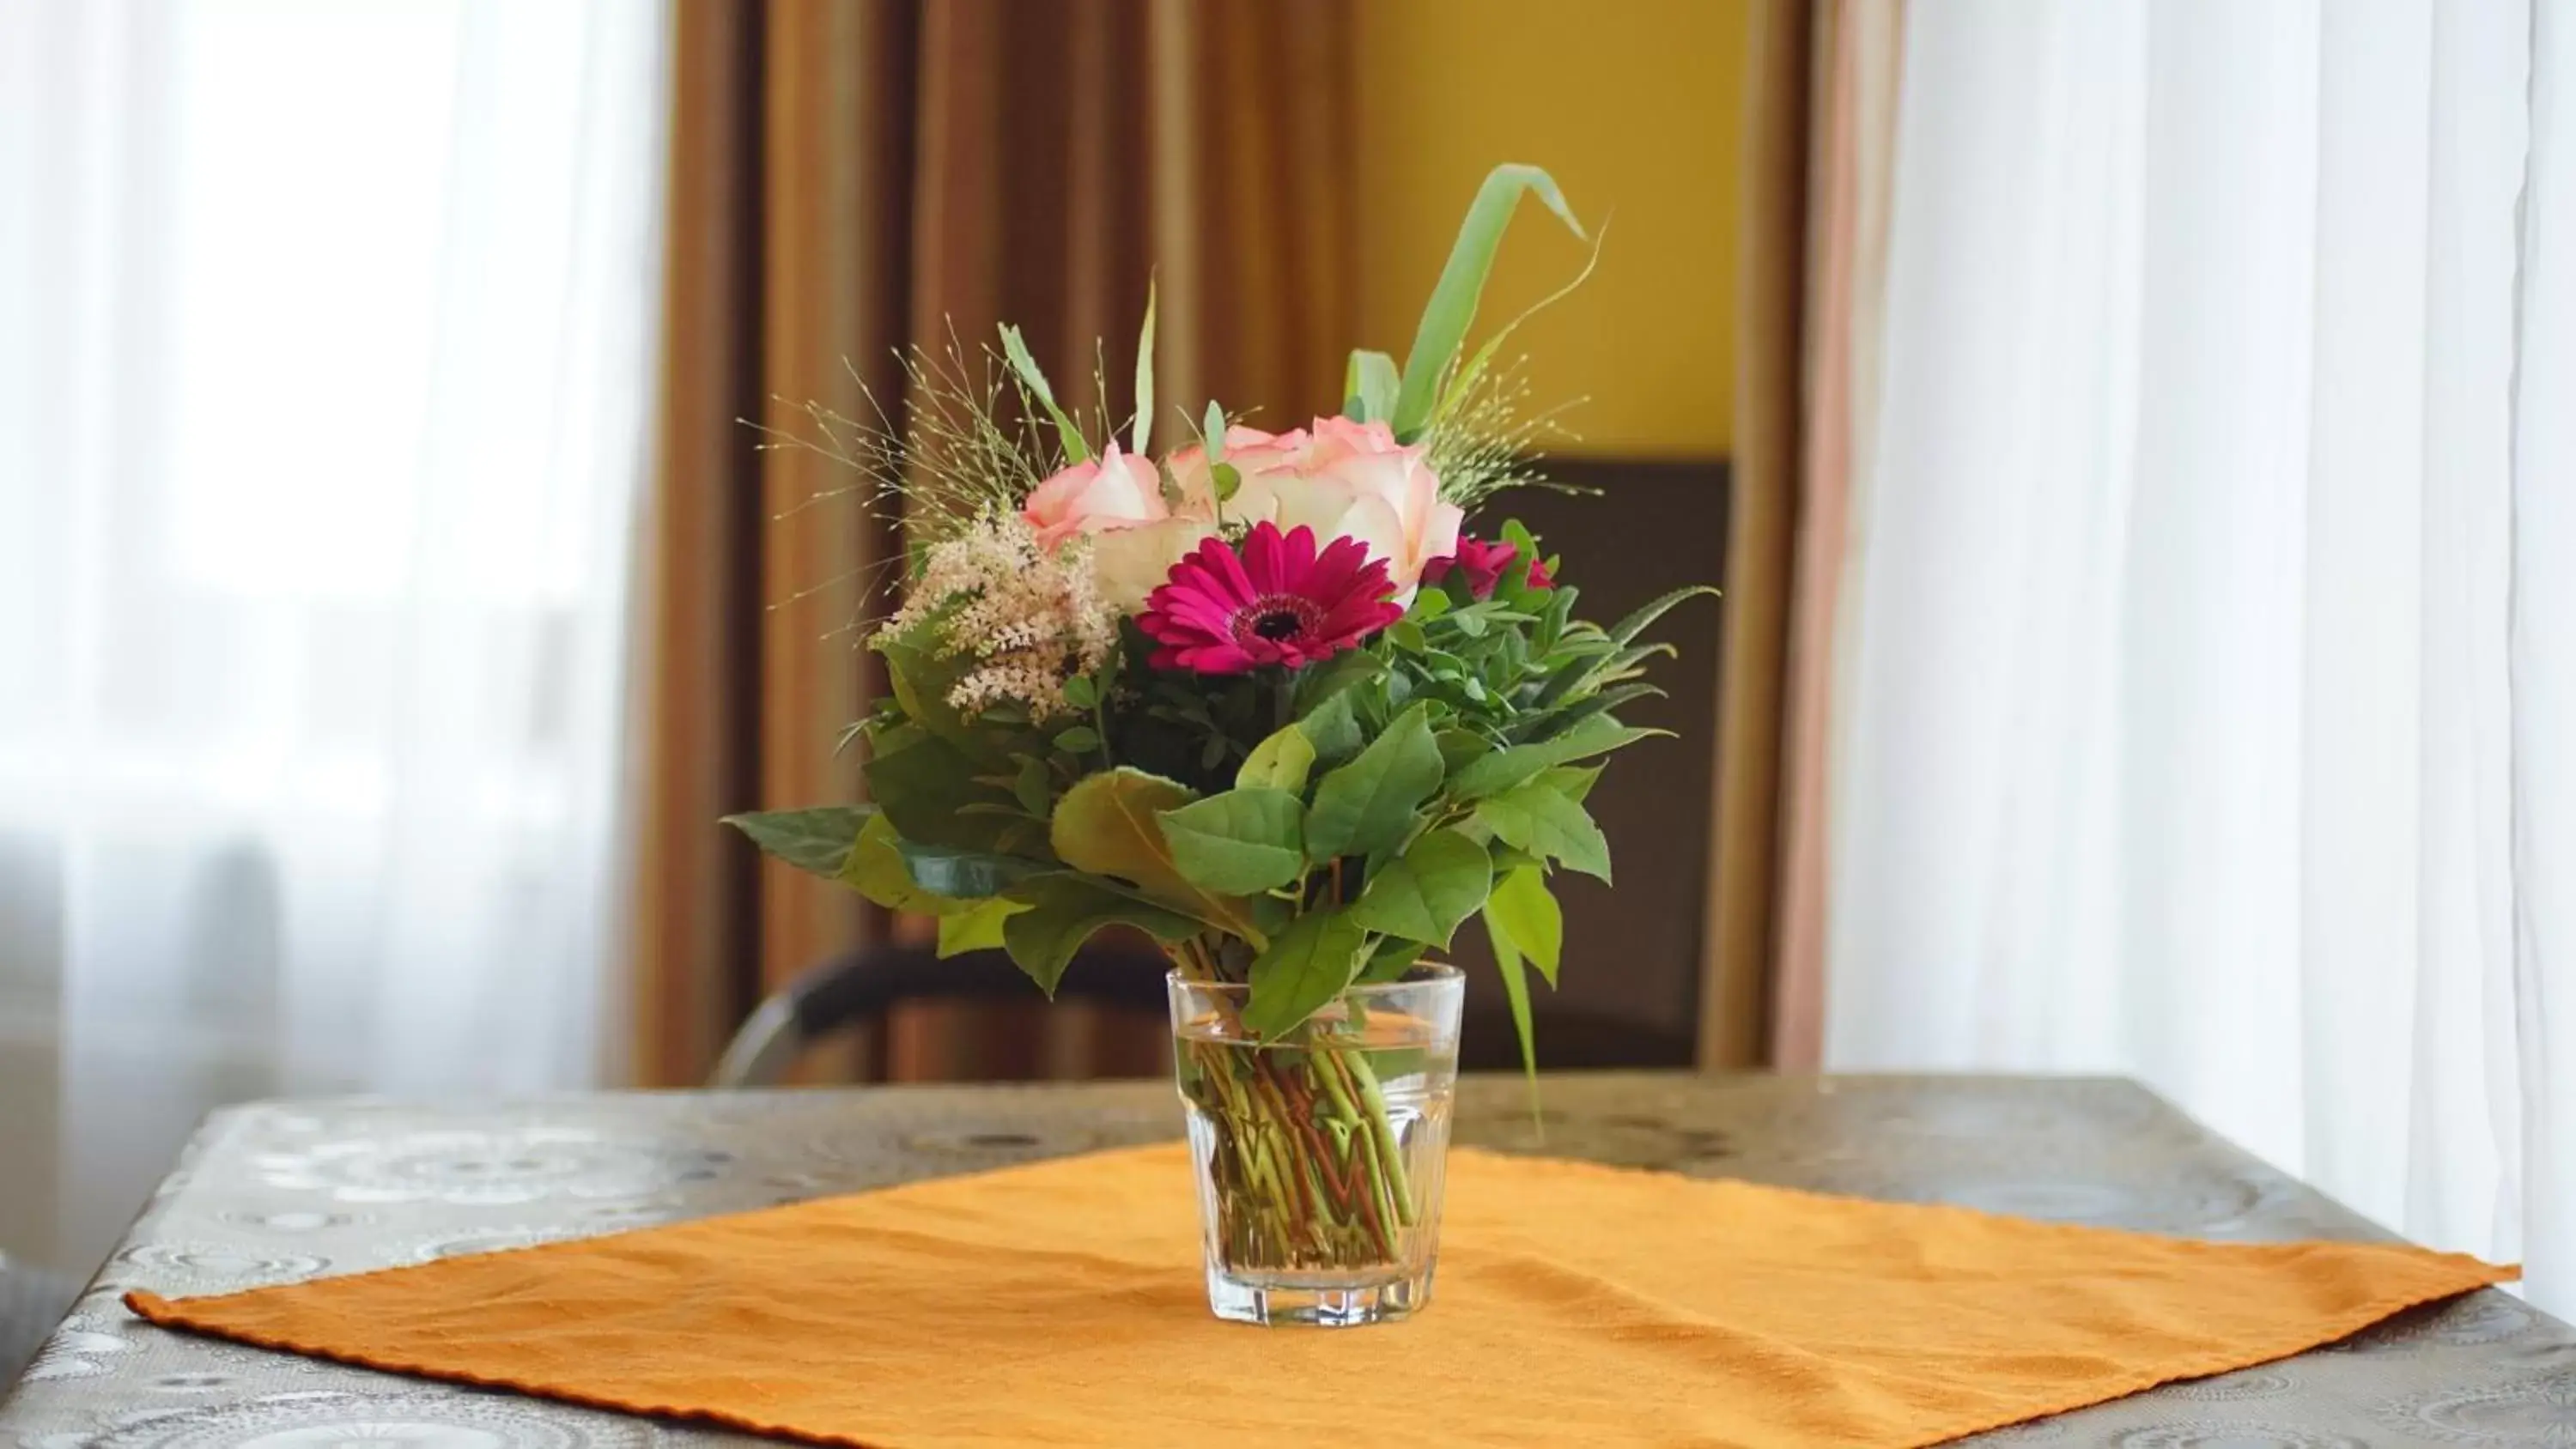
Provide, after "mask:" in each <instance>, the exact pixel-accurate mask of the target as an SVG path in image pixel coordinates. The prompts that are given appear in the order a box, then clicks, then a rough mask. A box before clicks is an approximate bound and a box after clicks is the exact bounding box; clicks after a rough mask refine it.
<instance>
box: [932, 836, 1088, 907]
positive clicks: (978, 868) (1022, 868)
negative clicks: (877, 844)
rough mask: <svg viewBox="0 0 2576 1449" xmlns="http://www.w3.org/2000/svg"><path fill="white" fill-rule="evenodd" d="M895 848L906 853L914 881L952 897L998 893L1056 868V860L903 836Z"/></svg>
mask: <svg viewBox="0 0 2576 1449" xmlns="http://www.w3.org/2000/svg"><path fill="white" fill-rule="evenodd" d="M895 850H896V852H897V853H898V854H899V855H901V856H902V857H903V867H904V872H905V874H906V875H908V876H909V877H910V878H911V880H912V883H913V884H914V885H917V886H919V887H921V888H922V889H923V890H926V891H929V892H931V893H932V894H934V895H942V896H947V897H949V898H951V899H953V900H969V901H971V900H981V899H983V898H985V897H987V896H998V895H1000V894H1001V893H1002V892H1004V891H1006V890H1009V889H1010V888H1011V887H1012V886H1014V885H1017V884H1019V883H1020V882H1021V881H1023V880H1026V879H1028V878H1029V877H1030V876H1033V875H1038V874H1041V873H1043V872H1046V871H1051V870H1054V869H1055V868H1056V867H1055V865H1054V863H1053V862H1050V861H1043V860H1030V859H1028V858H1026V857H1025V856H1017V855H996V854H994V853H993V852H991V851H984V850H959V849H957V848H956V847H954V846H946V845H923V844H920V843H918V842H915V841H910V840H903V839H897V841H896V842H895Z"/></svg>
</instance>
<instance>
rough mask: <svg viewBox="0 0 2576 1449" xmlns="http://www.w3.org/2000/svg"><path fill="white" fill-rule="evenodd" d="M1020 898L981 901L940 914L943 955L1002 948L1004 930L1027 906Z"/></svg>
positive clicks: (940, 943) (943, 959)
mask: <svg viewBox="0 0 2576 1449" xmlns="http://www.w3.org/2000/svg"><path fill="white" fill-rule="evenodd" d="M1027 909H1028V907H1027V906H1024V905H1022V904H1020V903H1019V902H1018V901H1004V900H991V901H977V902H976V903H975V904H973V905H971V906H968V907H967V908H966V909H964V910H962V911H957V912H953V913H951V914H949V915H945V916H941V917H940V918H939V959H940V960H942V961H945V960H947V959H948V958H949V957H951V956H962V955H964V954H965V953H967V952H969V951H998V950H1001V949H1002V932H1003V929H1004V928H1005V926H1006V924H1007V923H1008V922H1009V921H1010V919H1011V917H1013V916H1016V915H1018V914H1019V913H1020V912H1022V911H1025V910H1027Z"/></svg>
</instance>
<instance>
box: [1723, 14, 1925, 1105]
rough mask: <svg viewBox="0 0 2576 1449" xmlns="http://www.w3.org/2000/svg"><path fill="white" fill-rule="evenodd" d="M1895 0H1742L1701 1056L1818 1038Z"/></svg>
mask: <svg viewBox="0 0 2576 1449" xmlns="http://www.w3.org/2000/svg"><path fill="white" fill-rule="evenodd" d="M1904 16H1905V10H1904V5H1903V3H1902V0H1757V3H1756V5H1755V7H1754V30H1753V45H1752V49H1751V55H1752V74H1751V76H1750V79H1749V83H1748V86H1747V92H1746V94H1747V104H1748V106H1749V107H1750V114H1749V124H1748V126H1747V128H1746V130H1747V152H1746V161H1745V186H1746V196H1745V202H1746V205H1745V216H1746V227H1747V230H1746V233H1745V245H1744V251H1743V266H1742V273H1741V276H1740V278H1739V283H1738V285H1739V286H1740V287H1741V289H1742V291H1741V297H1740V303H1739V307H1740V311H1739V315H1740V316H1741V318H1742V322H1741V330H1740V335H1739V347H1740V349H1741V351H1740V354H1739V357H1738V363H1737V378H1738V383H1737V393H1736V457H1735V478H1734V482H1735V491H1734V514H1733V516H1732V518H1731V520H1730V530H1729V533H1728V549H1729V554H1728V558H1727V591H1728V594H1729V599H1728V610H1727V623H1726V638H1725V659H1724V664H1723V666H1722V673H1721V681H1720V695H1719V698H1720V709H1719V742H1718V783H1717V792H1718V795H1717V845H1716V849H1715V850H1713V851H1712V852H1711V862H1712V863H1711V877H1712V878H1711V880H1710V883H1709V895H1710V901H1711V910H1712V924H1711V928H1710V930H1709V933H1708V939H1707V945H1706V955H1705V958H1704V960H1703V963H1702V987H1703V989H1702V1001H1703V1002H1704V1006H1703V1009H1702V1011H1701V1016H1700V1055H1699V1059H1700V1062H1701V1064H1702V1065H1703V1066H1706V1067H1712V1068H1724V1067H1741V1066H1751V1065H1756V1064H1767V1065H1773V1066H1778V1067H1783V1068H1788V1069H1793V1070H1811V1069H1813V1068H1814V1067H1815V1066H1816V1065H1817V1062H1818V1058H1819V1056H1820V1055H1821V1052H1822V1046H1823V1039H1824V1002H1825V980H1824V978H1825V894H1826V888H1827V885H1828V874H1827V867H1828V864H1829V857H1828V851H1827V843H1828V842H1827V833H1826V824H1827V820H1828V803H1829V802H1828V798H1827V779H1828V775H1829V766H1830V754H1831V741H1830V739H1829V737H1828V735H1827V721H1828V720H1829V719H1830V718H1831V709H1832V693H1833V680H1834V668H1835V665H1834V661H1835V629H1836V621H1837V619H1838V618H1839V615H1840V610H1841V607H1842V604H1843V594H1842V581H1843V568H1842V561H1843V558H1844V554H1845V550H1846V548H1847V547H1848V544H1849V541H1850V537H1851V512H1852V500H1853V493H1854V485H1855V482H1856V480H1861V479H1865V478H1866V477H1867V473H1868V465H1869V457H1870V440H1871V420H1872V419H1873V418H1874V416H1875V414H1876V378H1877V355H1878V354H1877V343H1878V336H1879V326H1878V321H1879V302H1880V296H1881V292H1882V283H1883V281H1884V278H1885V273H1886V235H1887V212H1888V203H1889V199H1890V187H1891V184H1892V178H1893V169H1894V153H1895V115H1896V96H1897V86H1898V79H1899V69H1898V59H1899V53H1900V49H1901V37H1902V33H1903V28H1904Z"/></svg>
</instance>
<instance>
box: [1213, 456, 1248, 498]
mask: <svg viewBox="0 0 2576 1449" xmlns="http://www.w3.org/2000/svg"><path fill="white" fill-rule="evenodd" d="M1208 488H1209V490H1210V491H1212V492H1214V493H1215V494H1216V501H1217V502H1219V503H1232V502H1233V501H1234V495H1235V494H1237V493H1239V492H1241V491H1242V490H1243V470H1242V469H1240V468H1237V467H1236V466H1234V465H1233V464H1232V463H1216V464H1211V465H1210V466H1209V468H1208Z"/></svg>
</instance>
